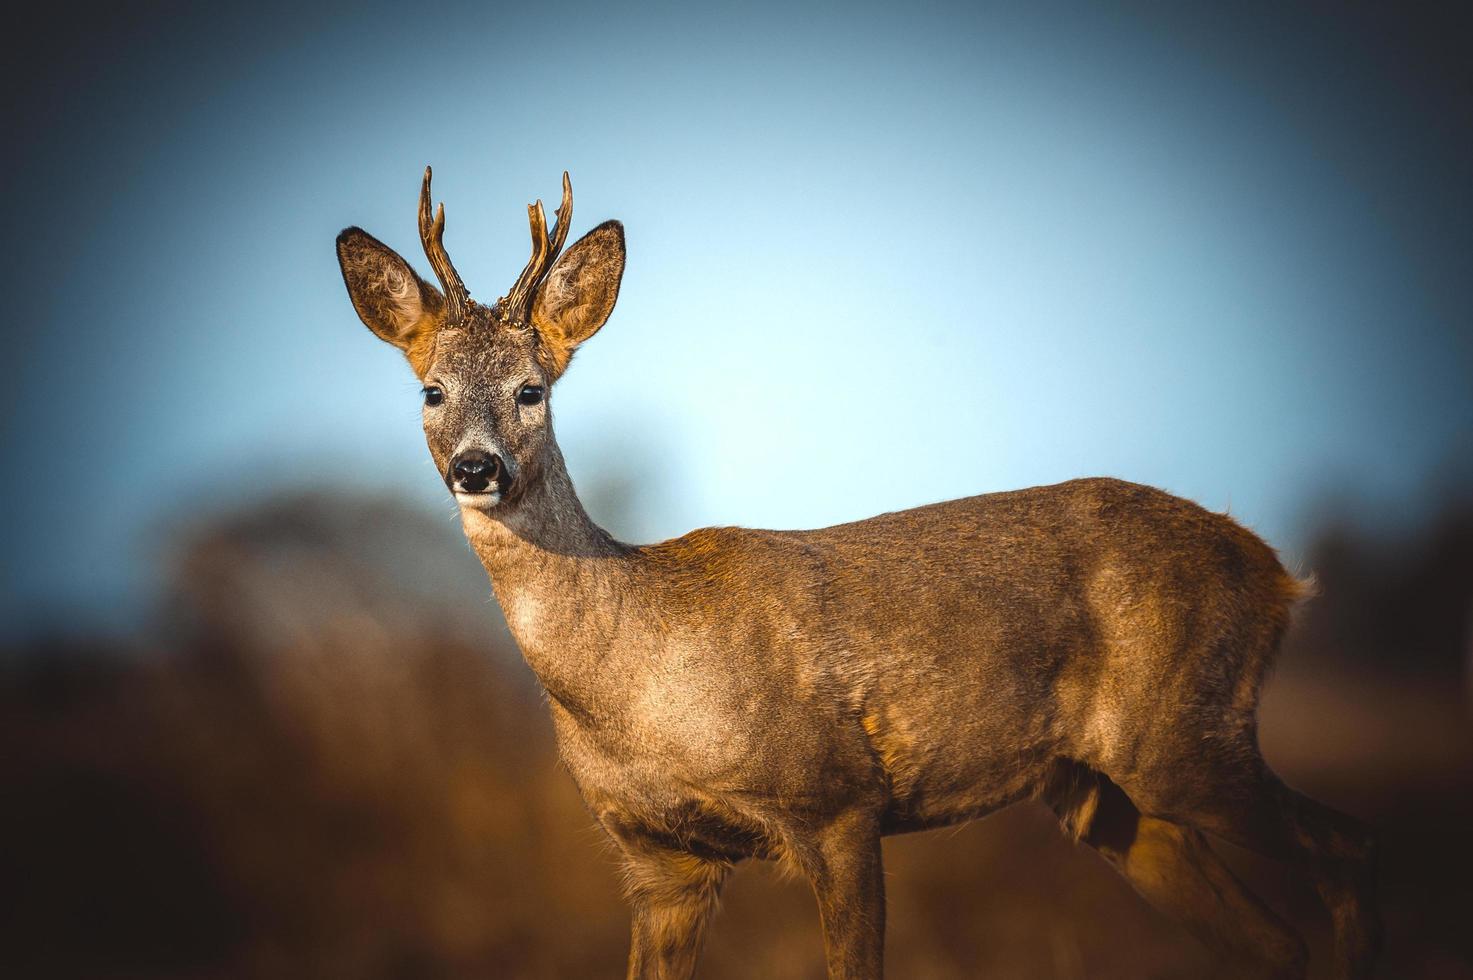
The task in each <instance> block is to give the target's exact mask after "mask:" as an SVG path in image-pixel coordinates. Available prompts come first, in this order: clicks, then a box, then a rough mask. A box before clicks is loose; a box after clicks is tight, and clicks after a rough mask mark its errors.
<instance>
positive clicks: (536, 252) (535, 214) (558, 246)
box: [496, 170, 573, 324]
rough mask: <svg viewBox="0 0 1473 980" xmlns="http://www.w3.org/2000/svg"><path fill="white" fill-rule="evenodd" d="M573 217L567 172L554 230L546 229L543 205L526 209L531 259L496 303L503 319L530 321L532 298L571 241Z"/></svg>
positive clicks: (530, 206) (534, 205)
mask: <svg viewBox="0 0 1473 980" xmlns="http://www.w3.org/2000/svg"><path fill="white" fill-rule="evenodd" d="M572 217H573V185H572V183H571V182H570V181H569V180H568V172H567V171H566V170H564V171H563V203H562V204H561V205H559V206H558V209H557V222H556V224H554V225H553V226H552V231H551V232H549V231H548V229H547V217H546V215H545V214H544V213H543V211H542V202H541V201H538V202H537V203H536V204H529V205H527V222H528V224H530V225H531V228H532V258H531V259H530V260H529V261H528V262H527V267H526V268H525V269H523V270H522V274H521V275H520V276H518V277H517V281H516V283H514V284H513V285H512V287H511V292H509V293H507V294H506V295H505V296H503V297H501V299H499V300H497V302H496V305H497V307H498V308H499V309H500V311H501V316H502V318H503V319H505V320H507V321H509V322H511V323H521V324H525V323H529V322H530V321H531V306H532V297H533V296H535V295H536V293H537V287H539V286H540V285H542V280H543V279H545V278H546V277H547V273H548V270H549V269H551V268H552V264H553V262H555V261H557V257H558V253H560V252H562V250H563V242H565V241H567V239H568V222H569V220H570V219H571V218H572Z"/></svg>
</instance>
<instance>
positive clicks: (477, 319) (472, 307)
mask: <svg viewBox="0 0 1473 980" xmlns="http://www.w3.org/2000/svg"><path fill="white" fill-rule="evenodd" d="M572 215H573V190H572V186H571V184H570V183H569V182H568V175H567V174H566V173H564V174H563V200H562V204H561V205H560V206H559V207H558V209H557V221H556V223H555V224H554V225H553V227H552V228H551V229H549V228H548V226H547V221H546V218H545V216H544V214H543V210H542V202H541V201H538V202H537V203H535V204H531V205H528V206H527V217H528V220H529V222H530V224H531V229H532V257H531V259H530V260H529V261H528V262H527V266H526V268H524V269H523V270H522V273H521V275H519V276H518V277H517V279H516V282H515V283H513V284H512V287H511V289H510V290H509V291H508V292H507V293H506V295H505V296H502V297H501V298H500V299H498V300H497V301H496V302H495V303H494V304H492V305H491V306H484V305H482V304H480V303H478V302H476V301H475V300H473V299H471V297H470V293H469V292H468V291H467V289H466V287H465V284H464V283H463V282H462V281H461V278H460V274H459V273H458V272H456V270H455V266H454V265H453V264H452V263H451V261H450V256H449V255H448V254H447V253H446V251H445V243H444V235H445V207H444V205H441V206H440V207H439V209H438V210H436V211H434V212H433V214H432V213H431V209H430V169H429V168H428V167H426V168H425V176H424V184H423V186H422V187H421V190H420V198H419V235H420V240H421V242H422V244H423V245H424V250H425V257H426V258H428V259H429V262H430V267H431V268H432V269H433V270H434V272H435V278H437V279H438V280H439V281H440V289H436V288H435V287H434V286H432V285H430V284H429V283H427V282H425V281H424V280H423V279H421V278H420V277H419V276H418V275H417V274H416V273H415V271H414V269H413V268H411V267H410V265H409V263H408V262H406V261H404V259H403V258H401V257H400V256H399V255H398V254H397V253H396V252H394V250H393V249H391V248H389V247H388V246H387V245H385V244H383V243H382V242H380V241H379V240H378V239H376V238H374V237H373V236H372V235H369V234H368V233H367V232H365V231H363V230H362V229H361V228H348V229H346V230H344V231H343V233H342V234H341V235H339V236H338V261H339V263H340V264H341V265H342V269H343V281H344V283H346V284H347V287H348V296H349V297H350V298H351V299H352V301H353V307H354V309H356V310H357V311H358V316H359V317H360V318H361V319H362V320H363V322H364V323H365V324H366V325H367V326H368V329H370V330H372V331H373V332H374V333H375V334H377V335H378V336H379V338H380V339H382V340H386V341H388V342H389V343H391V344H393V345H394V346H395V347H398V348H399V349H400V350H402V351H403V352H404V354H405V356H406V357H407V358H408V359H409V364H410V366H411V367H412V368H413V369H414V373H415V374H416V375H417V376H418V377H419V379H420V382H421V383H422V384H423V394H424V428H425V439H426V441H427V442H428V443H429V447H430V455H431V456H432V457H433V458H434V460H435V465H436V467H438V469H439V471H440V474H441V475H442V476H443V477H444V479H445V483H446V485H447V486H448V487H449V488H450V490H451V492H452V493H453V494H455V497H456V500H457V501H458V502H459V503H460V504H461V506H463V507H473V508H476V509H480V510H490V509H492V508H496V507H503V508H504V507H510V506H513V505H514V504H515V503H516V501H517V500H518V499H519V498H520V497H521V496H522V494H523V493H524V492H525V490H526V488H527V487H528V486H530V485H531V484H532V483H534V482H535V481H536V479H537V477H538V474H539V472H540V471H541V468H542V466H541V464H542V463H543V461H544V460H545V459H546V458H547V456H548V454H549V453H551V452H555V445H556V444H555V442H554V440H553V436H552V412H551V406H550V403H549V399H548V394H549V392H550V391H551V389H552V386H553V384H554V383H555V382H556V381H557V379H558V378H559V377H561V376H562V374H563V372H564V371H565V370H567V367H568V362H569V361H570V360H571V359H572V357H573V352H574V351H576V350H577V349H578V346H579V345H580V344H582V343H583V342H584V341H585V340H587V339H588V338H589V337H592V336H593V335H594V334H595V333H597V332H598V329H599V328H600V327H602V326H603V325H604V322H605V321H606V320H608V318H609V314H610V313H612V312H613V309H614V302H615V300H616V299H617V298H618V295H619V282H620V279H621V278H622V277H623V275H624V227H623V226H622V225H621V224H619V222H617V221H606V222H604V223H603V224H601V225H599V226H598V227H597V228H595V229H593V230H592V231H590V232H589V233H588V234H587V235H584V236H583V237H582V238H580V239H579V240H578V241H577V242H575V243H574V244H573V245H572V247H570V248H569V249H568V250H567V251H566V252H563V250H562V247H563V242H564V241H565V240H566V239H567V236H568V222H569V220H570V219H571V218H572Z"/></svg>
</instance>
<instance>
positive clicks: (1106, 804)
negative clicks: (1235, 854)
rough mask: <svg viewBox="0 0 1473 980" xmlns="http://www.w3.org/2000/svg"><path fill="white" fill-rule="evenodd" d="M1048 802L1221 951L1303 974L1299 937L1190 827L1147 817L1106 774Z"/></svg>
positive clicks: (1083, 779)
mask: <svg viewBox="0 0 1473 980" xmlns="http://www.w3.org/2000/svg"><path fill="white" fill-rule="evenodd" d="M1060 789H1061V787H1060V786H1058V785H1055V787H1054V789H1053V792H1052V793H1050V794H1049V796H1048V802H1049V804H1050V805H1051V806H1052V807H1053V808H1054V811H1055V812H1056V813H1057V814H1058V815H1059V817H1060V819H1061V821H1062V822H1063V824H1064V827H1065V829H1066V831H1068V832H1070V833H1071V834H1073V835H1074V836H1076V837H1077V838H1078V839H1079V840H1082V841H1084V842H1085V843H1087V844H1089V845H1090V846H1091V847H1093V848H1094V849H1095V850H1096V851H1098V852H1099V853H1100V855H1101V856H1102V857H1104V858H1105V859H1106V860H1107V861H1109V862H1110V864H1111V865H1113V866H1114V867H1115V869H1116V870H1117V871H1119V872H1120V873H1121V874H1122V875H1124V876H1125V878H1126V880H1128V881H1129V882H1130V883H1131V885H1132V886H1134V887H1135V890H1136V891H1137V892H1139V893H1140V894H1141V896H1142V897H1144V898H1145V899H1146V900H1147V901H1148V902H1150V903H1151V904H1152V905H1153V906H1155V907H1156V908H1157V909H1159V910H1160V911H1161V912H1163V913H1164V914H1166V915H1167V916H1169V917H1171V918H1172V919H1175V920H1176V921H1177V922H1179V923H1181V924H1182V925H1183V926H1184V927H1186V928H1187V930H1188V931H1190V932H1191V933H1192V934H1193V935H1195V936H1196V937H1197V938H1198V939H1199V940H1201V942H1202V943H1203V944H1204V945H1206V946H1207V947H1208V948H1209V949H1211V950H1213V951H1214V952H1215V953H1216V954H1217V955H1218V956H1220V957H1222V958H1223V959H1224V960H1226V961H1228V962H1231V963H1233V964H1235V965H1241V966H1242V967H1243V969H1244V970H1245V971H1250V972H1256V973H1257V974H1259V975H1262V976H1269V977H1283V978H1295V980H1298V978H1302V977H1303V976H1304V975H1305V964H1306V962H1307V957H1308V954H1307V951H1306V949H1305V945H1304V941H1303V939H1301V938H1300V936H1299V934H1298V933H1297V932H1295V931H1294V930H1293V929H1292V928H1291V927H1290V926H1289V925H1288V924H1286V923H1285V922H1284V921H1283V920H1282V919H1280V918H1279V917H1278V916H1277V915H1275V914H1274V913H1273V911H1272V910H1270V909H1269V908H1268V906H1266V905H1265V904H1264V903H1263V902H1262V901H1261V900H1260V899H1259V898H1258V897H1257V896H1256V895H1254V894H1253V893H1252V892H1251V891H1249V890H1248V888H1247V887H1246V886H1245V885H1244V884H1243V883H1242V882H1241V881H1239V880H1238V878H1237V876H1236V875H1234V874H1233V872H1232V871H1231V870H1230V869H1229V868H1228V866H1227V865H1226V864H1225V863H1223V861H1222V859H1221V858H1219V857H1218V856H1217V855H1216V854H1215V853H1214V852H1213V851H1212V848H1211V846H1210V845H1209V844H1208V843H1207V841H1206V839H1205V838H1204V837H1203V836H1202V834H1201V833H1200V832H1198V831H1196V830H1194V829H1192V828H1190V827H1185V826H1182V825H1181V824H1177V823H1172V822H1170V821H1167V820H1161V819H1158V818H1155V817H1149V816H1144V815H1142V814H1141V812H1140V811H1139V810H1137V809H1136V807H1135V805H1134V804H1133V803H1132V802H1131V801H1130V798H1129V797H1127V796H1126V795H1125V793H1124V792H1123V791H1122V790H1121V789H1120V787H1118V786H1116V785H1115V784H1114V783H1112V782H1111V781H1110V780H1109V779H1107V778H1106V777H1104V776H1103V775H1100V774H1098V773H1094V772H1089V771H1082V772H1079V773H1077V774H1076V775H1074V776H1073V777H1071V778H1070V780H1069V783H1068V785H1067V786H1066V787H1063V791H1060Z"/></svg>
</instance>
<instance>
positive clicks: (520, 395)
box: [517, 385, 542, 405]
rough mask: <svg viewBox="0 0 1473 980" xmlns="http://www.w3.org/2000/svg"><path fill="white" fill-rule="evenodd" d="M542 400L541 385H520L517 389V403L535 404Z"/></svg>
mask: <svg viewBox="0 0 1473 980" xmlns="http://www.w3.org/2000/svg"><path fill="white" fill-rule="evenodd" d="M540 401H542V387H541V386H540V385H522V387H521V388H520V389H519V390H518V391H517V404H518V405H536V404H537V403H538V402H540Z"/></svg>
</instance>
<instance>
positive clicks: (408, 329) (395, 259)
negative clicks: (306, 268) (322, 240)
mask: <svg viewBox="0 0 1473 980" xmlns="http://www.w3.org/2000/svg"><path fill="white" fill-rule="evenodd" d="M338 263H339V264H340V265H341V266H342V267H343V283H344V284H345V285H347V287H348V298H349V299H351V300H352V301H353V309H355V310H357V311H358V317H359V319H361V320H362V321H363V322H364V324H366V325H367V326H368V329H370V330H372V331H373V332H374V333H375V334H377V335H378V336H379V338H380V339H381V340H386V341H388V342H389V343H391V344H393V345H394V346H395V347H397V348H399V349H400V350H402V351H404V353H405V354H407V355H409V360H410V363H411V364H413V365H414V367H415V370H416V371H419V370H421V365H420V364H418V363H416V357H415V354H416V352H417V351H423V350H424V348H425V347H426V344H425V341H426V340H427V339H428V338H431V337H433V335H434V332H435V317H436V314H438V313H439V312H440V309H441V307H443V306H444V303H445V301H444V300H443V299H442V298H441V296H440V292H439V290H437V289H435V287H434V286H431V285H430V284H429V283H427V282H425V281H424V280H423V279H421V278H420V277H419V276H418V275H416V274H415V272H414V270H413V269H411V268H410V267H409V263H408V262H405V261H404V260H403V259H402V258H400V257H399V253H397V252H395V251H394V250H393V249H391V248H389V246H387V245H385V244H384V243H383V242H381V241H379V240H378V239H377V238H374V237H373V236H372V235H370V234H369V233H368V232H366V231H364V230H363V229H362V228H348V229H345V230H344V231H343V233H342V234H341V235H339V236H338Z"/></svg>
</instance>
